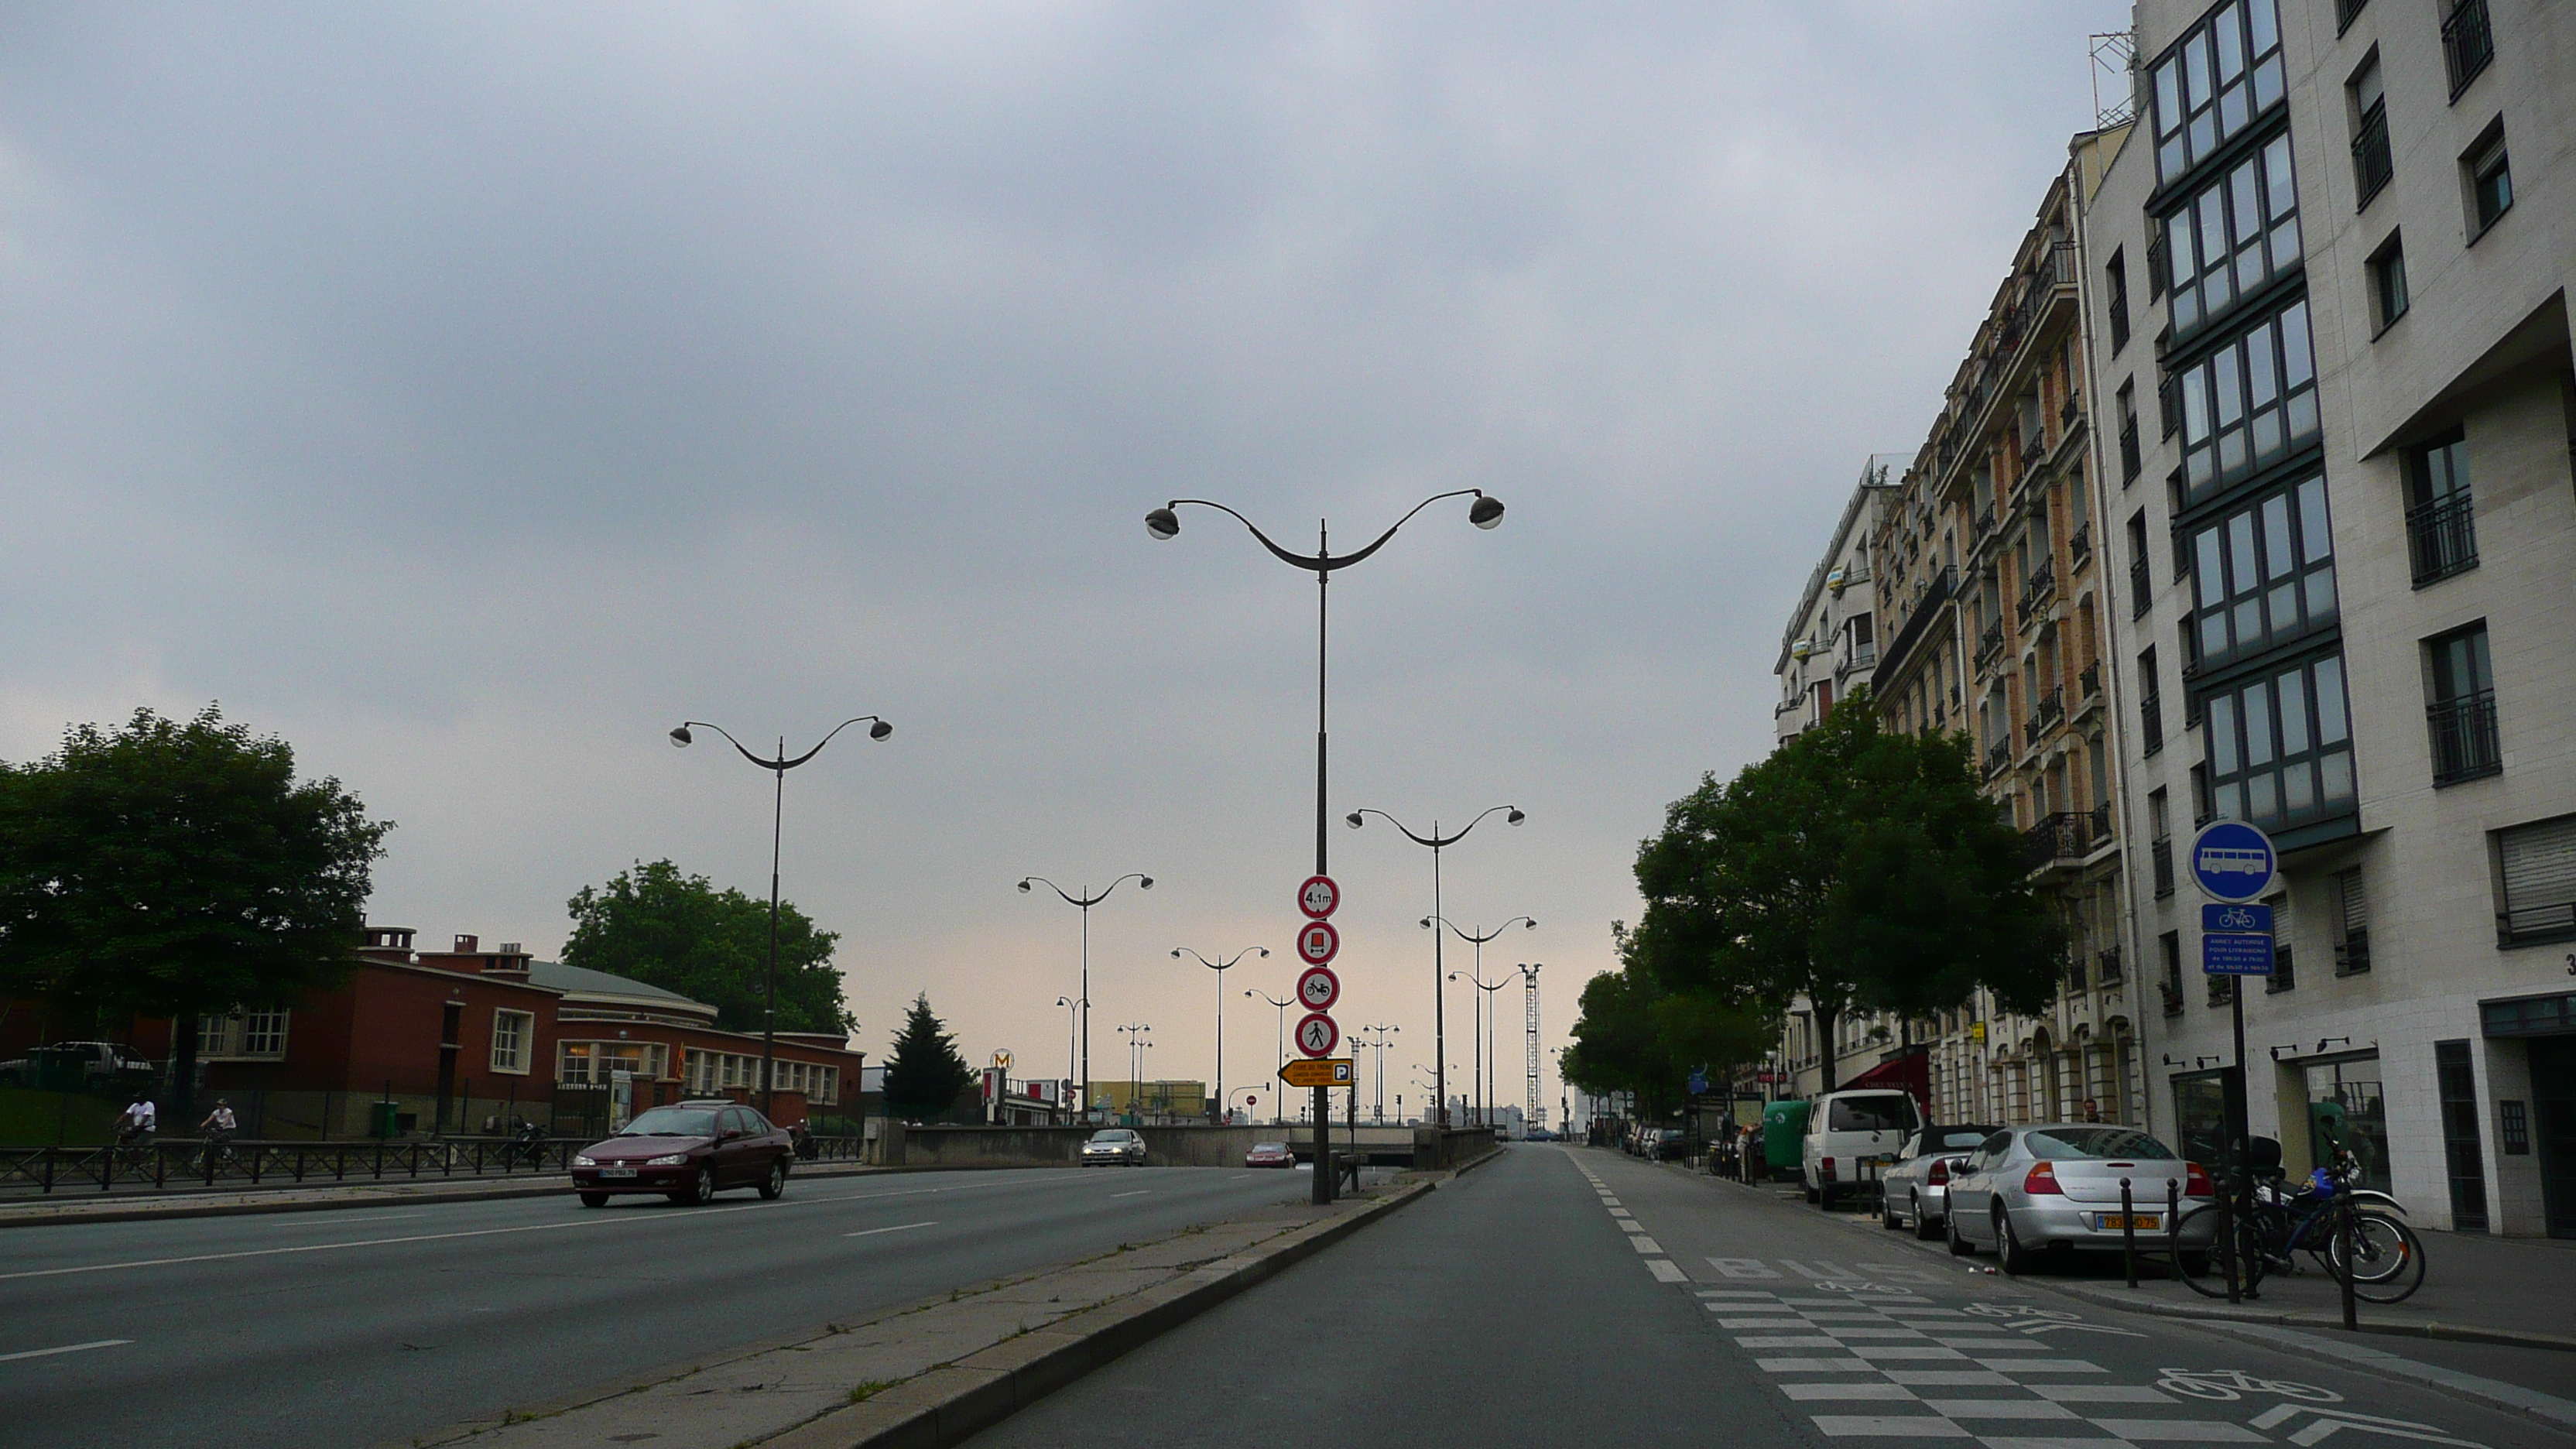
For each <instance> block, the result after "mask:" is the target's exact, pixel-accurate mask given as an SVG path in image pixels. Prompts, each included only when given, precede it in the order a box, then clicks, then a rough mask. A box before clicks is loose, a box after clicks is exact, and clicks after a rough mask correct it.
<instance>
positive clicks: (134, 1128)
mask: <svg viewBox="0 0 2576 1449" xmlns="http://www.w3.org/2000/svg"><path fill="white" fill-rule="evenodd" d="M160 1124H161V1109H160V1108H158V1107H156V1106H154V1105H153V1104H152V1095H151V1094H150V1093H149V1092H137V1093H135V1094H134V1105H132V1106H130V1107H128V1108H126V1109H125V1111H124V1112H123V1113H122V1114H120V1115H119V1116H118V1117H117V1119H116V1145H117V1146H119V1147H148V1146H150V1145H151V1144H152V1134H153V1133H154V1132H155V1131H156V1130H158V1129H159V1127H160Z"/></svg>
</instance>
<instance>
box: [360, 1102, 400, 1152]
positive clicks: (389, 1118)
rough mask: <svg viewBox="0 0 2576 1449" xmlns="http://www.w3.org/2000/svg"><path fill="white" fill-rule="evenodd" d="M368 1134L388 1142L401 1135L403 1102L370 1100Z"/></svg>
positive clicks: (368, 1105)
mask: <svg viewBox="0 0 2576 1449" xmlns="http://www.w3.org/2000/svg"><path fill="white" fill-rule="evenodd" d="M367 1135H368V1136H370V1137H373V1138H376V1139H378V1140H380V1141H387V1142H390V1141H392V1140H393V1139H394V1138H396V1137H400V1136H401V1135H402V1103H400V1102H369V1103H368V1104H367Z"/></svg>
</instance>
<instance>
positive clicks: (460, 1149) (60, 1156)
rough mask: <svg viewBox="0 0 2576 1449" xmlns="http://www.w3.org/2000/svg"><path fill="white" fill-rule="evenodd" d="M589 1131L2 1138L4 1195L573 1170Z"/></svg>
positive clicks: (839, 1156)
mask: <svg viewBox="0 0 2576 1449" xmlns="http://www.w3.org/2000/svg"><path fill="white" fill-rule="evenodd" d="M808 1140H809V1141H810V1142H811V1143H812V1144H813V1149H814V1158H813V1159H812V1160H819V1161H825V1162H842V1161H856V1160H858V1159H859V1157H860V1156H861V1155H862V1153H863V1152H864V1151H865V1147H866V1144H865V1142H864V1141H863V1140H862V1139H860V1138H857V1137H814V1138H811V1139H808ZM589 1145H590V1140H589V1139H588V1138H582V1139H578V1140H575V1139H568V1138H559V1139H552V1140H549V1141H547V1142H545V1143H542V1144H540V1145H538V1146H535V1147H533V1148H521V1147H519V1146H518V1144H516V1143H515V1142H513V1141H512V1140H511V1139H509V1138H507V1137H451V1138H422V1139H417V1140H412V1141H396V1142H375V1141H366V1142H277V1141H248V1140H244V1139H242V1138H234V1139H232V1140H231V1141H229V1142H225V1143H223V1144H221V1145H220V1146H218V1147H216V1148H215V1149H214V1150H213V1151H211V1152H210V1151H208V1144H207V1143H206V1142H205V1141H204V1140H202V1139H196V1138H163V1139H160V1140H159V1141H155V1142H151V1143H148V1144H136V1145H130V1146H104V1147H98V1146H91V1147H0V1196H5V1195H8V1194H9V1193H11V1192H13V1191H15V1192H24V1191H26V1190H28V1189H30V1188H32V1189H33V1190H34V1191H36V1192H38V1193H52V1192H55V1191H57V1190H62V1191H84V1192H113V1191H116V1190H117V1189H119V1188H124V1189H127V1190H132V1191H141V1190H144V1189H164V1190H166V1189H170V1188H186V1187H196V1188H201V1189H202V1188H210V1187H215V1186H218V1185H225V1184H248V1185H250V1186H261V1185H267V1184H276V1183H319V1182H352V1181H366V1182H380V1181H383V1180H385V1179H387V1178H407V1179H419V1178H425V1177H510V1176H518V1177H536V1176H544V1175H546V1174H549V1173H553V1174H562V1173H565V1172H569V1171H571V1170H572V1156H573V1154H574V1153H576V1152H579V1151H580V1150H581V1149H582V1148H584V1147H587V1146H589Z"/></svg>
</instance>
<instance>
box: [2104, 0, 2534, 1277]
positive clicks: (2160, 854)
mask: <svg viewBox="0 0 2576 1449" xmlns="http://www.w3.org/2000/svg"><path fill="white" fill-rule="evenodd" d="M2135 25H2136V31H2135V36H2134V39H2135V43H2136V54H2137V58H2138V60H2137V72H2136V74H2137V95H2136V105H2135V110H2136V115H2135V125H2134V128H2132V129H2129V130H2126V131H2125V132H2123V133H2121V134H2120V135H2119V137H2118V138H2117V140H2116V141H2115V140H2113V139H2112V138H2111V137H2110V135H2109V133H2105V135H2104V137H2103V139H2102V142H2101V144H2102V146H2103V147H2104V148H2105V149H2106V150H2108V151H2109V152H2110V153H2111V154H2110V155H2109V156H2108V158H2107V161H2106V164H2105V166H2104V168H2103V171H2102V175H2101V179H2100V183H2099V185H2098V187H2097V188H2095V189H2094V190H2093V192H2092V195H2091V199H2090V203H2089V205H2088V206H2087V207H2086V208H2085V209H2084V210H2083V212H2082V213H2081V216H2080V232H2079V235H2078V237H2077V241H2078V244H2079V252H2080V255H2081V256H2082V258H2083V265H2084V288H2083V290H2084V294H2085V313H2086V319H2087V322H2086V326H2085V327H2084V329H2083V334H2084V338H2085V341H2086V343H2087V344H2088V348H2089V351H2088V356H2087V358H2086V359H2085V363H2084V372H2085V374H2086V376H2087V377H2088V379H2089V381H2088V383H2087V385H2086V388H2085V391H2086V393H2087V395H2088V397H2089V398H2090V407H2091V409H2092V411H2093V413H2094V416H2095V440H2096V452H2097V455H2098V459H2099V465H2100V469H2101V471H2102V473H2103V474H2104V476H2105V485H2104V492H2105V495H2106V496H2105V499H2104V505H2105V506H2104V507H2103V509H2102V510H2101V511H2100V512H2099V513H2098V514H2097V515H2096V521H2097V529H2096V532H2097V537H2096V540H2095V543H2096V546H2097V549H2104V550H2107V552H2108V554H2109V559H2108V560H2107V562H2106V563H2105V564H2103V565H2101V567H2102V568H2103V569H2104V572H2105V573H2106V575H2107V576H2108V577H2109V578H2111V579H2115V580H2117V581H2118V582H2117V587H2115V588H2106V589H2104V590H2102V591H2101V593H2100V600H2101V607H2102V608H2103V609H2104V610H2106V611H2107V616H2108V620H2109V624H2110V648H2109V656H2110V658H2111V660H2112V661H2113V662H2112V665H2111V668H2110V671H2109V675H2108V678H2107V680H2106V683H2107V684H2108V686H2109V691H2108V692H2109V695H2110V698H2111V709H2112V711H2113V713H2114V714H2115V716H2116V719H2115V724H2114V727H2113V728H2112V729H2111V730H2110V731H2109V735H2110V737H2111V738H2112V739H2113V740H2114V741H2115V742H2117V744H2118V747H2119V751H2120V758H2119V759H2118V760H2117V761H2115V762H2113V768H2112V776H2113V778H2114V779H2115V780H2120V781H2124V782H2125V789H2124V790H2123V791H2122V792H2121V794H2120V806H2121V808H2120V814H2121V815H2122V817H2123V819H2124V822H2125V828H2126V831H2127V833H2128V838H2129V839H2131V840H2132V841H2135V842H2139V843H2140V844H2141V845H2142V847H2143V848H2139V849H2132V850H2129V851H2127V852H2125V853H2124V855H2123V856H2122V858H2121V860H2120V863H2119V866H2118V869H2119V870H2120V872H2121V874H2122V876H2123V877H2124V885H2125V890H2124V893H2123V894H2124V899H2125V910H2126V913H2127V917H2128V920H2127V923H2126V926H2127V929H2126V932H2125V934H2126V937H2127V941H2126V946H2127V955H2128V958H2129V960H2130V961H2132V962H2134V963H2135V964H2136V967H2137V972H2133V974H2138V973H2143V974H2144V976H2145V977H2146V979H2147V981H2148V983H2149V989H2148V990H2147V991H2146V992H2144V993H2143V994H2144V995H2145V996H2146V998H2147V1001H2148V1003H2149V1006H2148V1010H2147V1011H2146V1012H2145V1013H2143V1015H2144V1017H2145V1022H2144V1025H2145V1027H2146V1030H2145V1032H2144V1033H2143V1050H2144V1053H2145V1075H2146V1077H2147V1084H2146V1090H2145V1092H2144V1094H2143V1095H2144V1107H2145V1113H2146V1119H2147V1121H2148V1122H2149V1123H2150V1125H2152V1126H2153V1127H2154V1128H2155V1129H2156V1130H2158V1131H2159V1132H2164V1133H2170V1134H2173V1135H2175V1136H2178V1137H2179V1138H2180V1139H2182V1141H2183V1142H2184V1143H2185V1144H2186V1145H2187V1146H2188V1147H2189V1149H2190V1150H2191V1151H2193V1152H2194V1153H2196V1154H2198V1153H2211V1152H2214V1151H2215V1150H2216V1148H2217V1145H2218V1140H2219V1137H2220V1124H2221V1123H2222V1122H2223V1120H2224V1112H2225V1106H2226V1102H2227V1098H2228V1095H2229V1094H2230V1093H2231V1092H2233V1091H2236V1090H2238V1086H2237V1082H2236V1079H2235V1072H2234V1067H2233V1063H2234V1061H2235V1049H2234V1045H2233V1042H2232V1040H2231V1037H2232V1032H2231V1005H2232V997H2231V993H2232V992H2234V991H2235V990H2236V989H2238V984H2237V983H2235V982H2232V981H2231V980H2230V979H2229V978H2224V977H2208V978H2203V977H2202V975H2201V972H2200V971H2199V969H2198V961H2199V955H2200V941H2199V938H2200V914H2199V907H2200V900H2199V898H2198V895H2197V893H2196V892H2195V891H2194V890H2193V889H2192V888H2191V885H2190V881H2189V871H2188V862H2187V861H2184V860H2180V859H2178V858H2177V856H2178V854H2179V853H2180V852H2184V851H2186V850H2187V849H2188V845H2189V841H2190V839H2191V836H2192V834H2193V831H2194V828H2195V826H2196V824H2198V823H2200V822H2204V821H2207V820H2210V819H2215V818H2234V819H2244V820H2250V821H2252V822H2254V823H2256V824H2258V825H2261V826H2262V827H2263V828H2264V829H2266V830H2267V831H2269V832H2270V833H2271V835H2272V837H2273V839H2274V840H2275V841H2276V842H2277V844H2278V845H2279V847H2280V849H2281V852H2282V867H2283V869H2282V875H2281V879H2280V888H2279V890H2278V892H2277V893H2276V894H2275V895H2274V896H2273V897H2272V904H2273V905H2274V907H2275V909H2276V913H2277V919H2278V921H2279V928H2280V929H2279V937H2278V949H2277V952H2276V967H2277V970H2276V973H2275V974H2274V975H2273V976H2272V977H2271V978H2270V979H2269V980H2268V981H2264V980H2262V979H2261V978H2253V979H2249V980H2247V981H2245V982H2243V983H2242V986H2243V990H2244V992H2245V999H2244V1002H2243V1005H2244V1013H2245V1021H2246V1037H2245V1040H2246V1056H2247V1058H2248V1066H2247V1068H2246V1071H2245V1076H2244V1078H2243V1081H2242V1090H2243V1091H2244V1093H2245V1096H2246V1107H2247V1111H2248V1114H2249V1119H2250V1122H2251V1125H2252V1128H2253V1130H2254V1131H2255V1132H2256V1133H2258V1134H2262V1135H2266V1136H2272V1137H2276V1138H2278V1139H2279V1140H2280V1141H2281V1142H2282V1144H2283V1146H2284V1149H2285V1152H2286V1155H2287V1158H2288V1165H2289V1166H2290V1167H2291V1168H2292V1169H2293V1170H2294V1171H2297V1170H2302V1169H2304V1167H2305V1166H2306V1165H2307V1164H2308V1163H2309V1162H2310V1161H2311V1160H2312V1159H2313V1156H2314V1154H2315V1152H2316V1151H2317V1150H2318V1149H2317V1144H2318V1142H2319V1141H2320V1137H2321V1132H2322V1131H2323V1130H2329V1129H2330V1130H2334V1131H2337V1132H2340V1133H2342V1134H2343V1135H2344V1136H2345V1137H2346V1138H2347V1140H2350V1141H2352V1142H2354V1143H2356V1144H2357V1145H2358V1149H2359V1151H2360V1152H2361V1154H2362V1156H2363V1158H2364V1160H2365V1164H2366V1166H2367V1168H2368V1170H2369V1172H2370V1174H2371V1176H2372V1177H2373V1178H2374V1180H2375V1181H2376V1183H2377V1185H2379V1186H2382V1187H2385V1188H2388V1189H2390V1190H2393V1191H2394V1192H2395V1193H2396V1194H2397V1195H2398V1196H2399V1197H2400V1198H2402V1199H2403V1200H2404V1201H2405V1202H2406V1203H2407V1204H2408V1206H2409V1207H2410V1209H2412V1210H2413V1211H2414V1213H2415V1215H2416V1217H2417V1220H2418V1221H2421V1222H2429V1223H2432V1224H2435V1225H2443V1226H2450V1227H2455V1228H2459V1229H2463V1230H2491V1231H2499V1232H2508V1233H2540V1232H2544V1231H2546V1232H2549V1233H2552V1234H2558V1235H2576V981H2571V980H2570V979H2569V976H2570V972H2571V970H2576V956H2571V955H2570V953H2569V943H2570V942H2571V941H2576V602H2572V601H2571V599H2570V596H2569V592H2568V580H2569V578H2570V576H2571V572H2576V480H2571V476H2570V451H2571V437H2576V362H2571V354H2570V344H2569V327H2568V320H2567V306H2568V303H2567V294H2568V286H2569V283H2570V280H2571V277H2576V129H2571V121H2576V115H2571V111H2576V16H2572V15H2570V14H2569V13H2568V12H2567V10H2566V8H2565V7H2564V6H2561V5H2553V4H2549V3H2544V0H2225V3H2222V4H2218V5H2215V6H2213V5H2210V4H2208V3H2206V0H2142V3H2140V4H2139V5H2137V7H2136V10H2135ZM2115 600H2116V603H2117V607H2113V606H2112V605H2113V603H2114V601H2115ZM2177 877H2179V878H2180V884H2179V885H2177Z"/></svg>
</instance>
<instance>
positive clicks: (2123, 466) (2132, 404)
mask: <svg viewBox="0 0 2576 1449" xmlns="http://www.w3.org/2000/svg"><path fill="white" fill-rule="evenodd" d="M2112 398H2113V401H2114V402H2115V403H2116V404H2117V405H2118V407H2119V412H2120V486H2121V487H2123V488H2126V487H2128V486H2129V485H2130V484H2132V483H2135V482H2137V481H2138V467H2139V463H2138V385H2137V383H2135V382H2134V381H2132V382H2124V383H2122V384H2120V390H2119V391H2118V392H2117V393H2114V394H2112Z"/></svg>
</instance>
